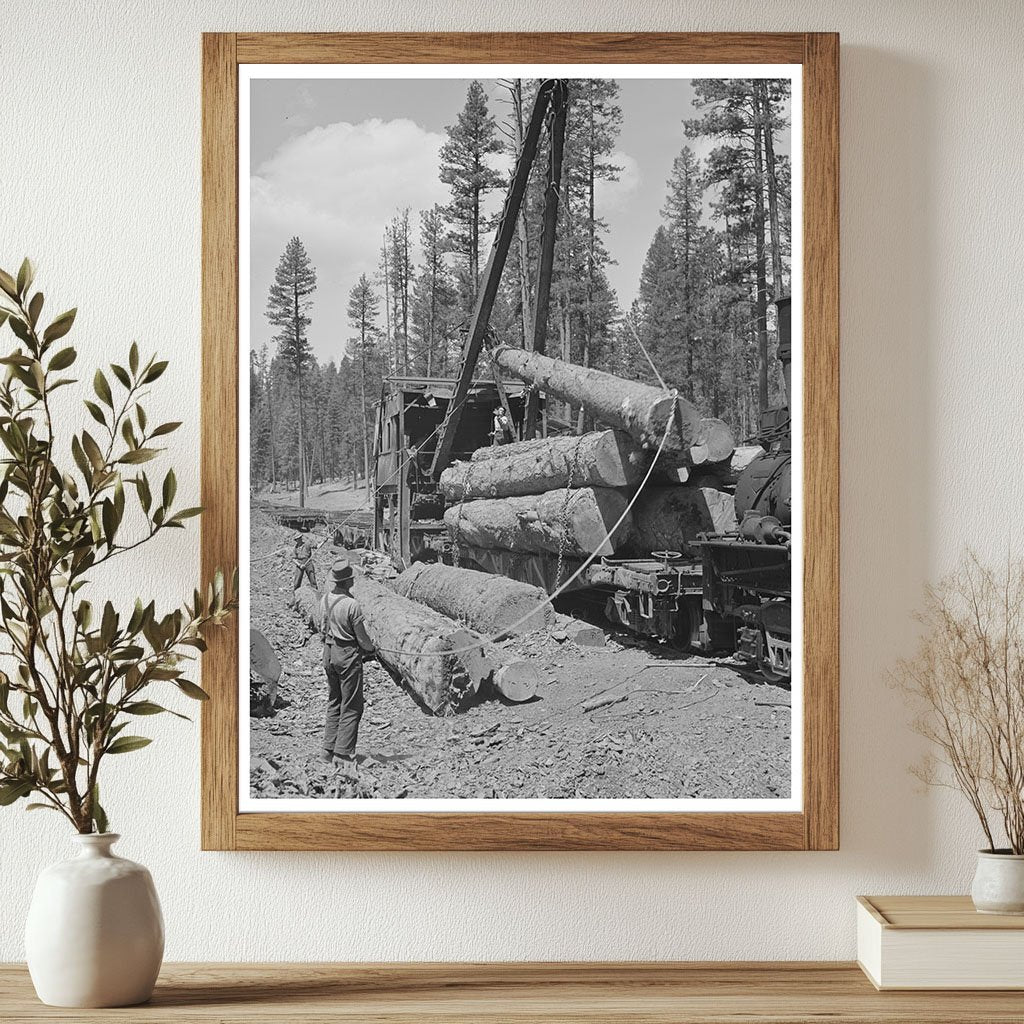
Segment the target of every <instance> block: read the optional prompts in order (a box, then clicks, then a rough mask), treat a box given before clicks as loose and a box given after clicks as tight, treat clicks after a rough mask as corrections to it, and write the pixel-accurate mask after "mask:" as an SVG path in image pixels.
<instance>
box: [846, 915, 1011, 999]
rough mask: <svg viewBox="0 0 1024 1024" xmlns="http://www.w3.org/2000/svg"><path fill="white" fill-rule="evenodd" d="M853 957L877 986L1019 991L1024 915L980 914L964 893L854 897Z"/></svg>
mask: <svg viewBox="0 0 1024 1024" xmlns="http://www.w3.org/2000/svg"><path fill="white" fill-rule="evenodd" d="M857 962H858V963H859V964H860V966H861V968H862V969H863V970H864V973H865V974H866V975H867V976H868V978H870V979H871V982H872V983H873V984H874V986H875V987H876V988H879V989H915V988H917V989H921V988H927V989H965V988H976V989H999V988H1001V989H1024V915H1012V914H979V913H978V912H977V911H976V910H975V909H974V904H973V903H972V902H971V898H970V897H969V896H858V897H857ZM1022 1019H1024V1006H1022Z"/></svg>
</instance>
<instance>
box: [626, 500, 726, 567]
mask: <svg viewBox="0 0 1024 1024" xmlns="http://www.w3.org/2000/svg"><path fill="white" fill-rule="evenodd" d="M633 516H634V522H635V543H636V547H637V550H639V551H643V552H645V553H647V552H651V551H680V552H683V553H684V554H696V553H697V551H696V549H695V548H693V546H692V545H693V542H694V541H695V540H696V539H697V534H699V533H725V532H727V531H729V530H735V529H736V505H735V502H734V500H733V496H732V495H731V494H729V493H727V492H726V491H719V490H717V489H716V488H714V487H651V488H648V489H647V490H646V491H644V493H643V494H642V495H641V496H640V500H639V501H638V502H637V503H636V505H635V506H634V507H633Z"/></svg>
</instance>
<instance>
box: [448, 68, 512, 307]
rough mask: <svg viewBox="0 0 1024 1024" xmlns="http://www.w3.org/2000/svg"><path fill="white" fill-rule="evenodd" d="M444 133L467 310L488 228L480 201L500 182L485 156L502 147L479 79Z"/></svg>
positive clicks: (455, 239)
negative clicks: (456, 116) (483, 235)
mask: <svg viewBox="0 0 1024 1024" xmlns="http://www.w3.org/2000/svg"><path fill="white" fill-rule="evenodd" d="M445 131H446V132H447V134H448V141H447V142H446V143H445V144H444V145H443V146H442V147H441V181H442V182H444V184H446V185H448V186H449V187H450V188H451V202H450V203H449V204H448V206H447V208H446V213H447V215H448V217H449V219H450V220H451V222H452V231H451V235H450V242H451V246H452V248H453V250H454V251H456V252H458V253H460V254H461V256H462V259H463V267H464V275H465V284H464V288H465V290H466V292H467V294H466V295H465V296H464V301H465V303H466V312H467V313H468V311H469V307H470V304H471V302H472V300H473V297H474V295H475V293H476V289H477V286H478V284H479V282H480V232H481V230H482V229H483V228H484V227H485V226H486V225H485V221H484V217H483V213H482V208H481V206H482V200H483V197H484V195H485V194H486V193H487V192H489V191H491V190H492V189H495V188H499V187H501V186H502V185H503V184H504V180H503V178H502V176H501V175H500V174H499V173H498V172H497V171H496V170H494V168H493V167H491V166H490V165H489V164H488V163H487V158H488V157H489V156H491V155H492V154H493V153H498V152H500V151H501V140H500V139H499V138H498V135H497V131H496V126H495V122H494V118H493V116H492V115H491V113H490V112H489V110H488V107H487V94H486V93H485V92H484V89H483V86H482V85H481V84H480V83H479V82H478V81H476V80H474V81H472V82H470V83H469V89H468V90H467V92H466V105H465V106H464V107H463V109H462V112H461V113H460V114H459V116H458V120H457V121H456V122H455V124H453V125H449V126H448V127H447V128H446V129H445Z"/></svg>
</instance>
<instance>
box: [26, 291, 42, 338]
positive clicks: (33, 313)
mask: <svg viewBox="0 0 1024 1024" xmlns="http://www.w3.org/2000/svg"><path fill="white" fill-rule="evenodd" d="M42 309H43V293H42V292H36V293H35V295H33V296H32V301H31V302H29V304H28V319H29V323H30V324H32V327H33V329H35V326H36V324H37V323H38V322H39V314H40V313H41V312H42Z"/></svg>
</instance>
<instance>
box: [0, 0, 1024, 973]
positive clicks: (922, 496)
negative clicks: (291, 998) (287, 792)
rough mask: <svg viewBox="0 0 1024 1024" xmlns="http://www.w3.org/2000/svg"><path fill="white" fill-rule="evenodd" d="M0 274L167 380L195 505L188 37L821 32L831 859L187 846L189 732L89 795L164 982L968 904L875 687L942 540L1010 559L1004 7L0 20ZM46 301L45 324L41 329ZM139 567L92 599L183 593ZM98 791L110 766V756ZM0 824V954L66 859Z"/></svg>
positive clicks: (812, 946) (952, 806)
mask: <svg viewBox="0 0 1024 1024" xmlns="http://www.w3.org/2000/svg"><path fill="white" fill-rule="evenodd" d="M4 20H5V22H6V23H5V24H4V26H3V28H2V29H0V97H2V100H0V128H2V138H0V265H2V266H5V267H8V268H10V267H12V266H13V265H14V264H15V262H16V261H17V260H18V259H19V258H20V257H21V255H22V254H24V253H30V254H32V255H33V256H34V257H35V259H36V260H37V261H38V264H39V267H40V274H41V280H42V282H43V283H44V284H45V285H46V286H47V290H48V292H50V293H51V294H52V295H53V296H54V302H55V305H56V306H60V307H61V308H64V307H66V306H68V305H73V304H77V305H79V306H80V307H81V314H80V316H79V321H78V326H77V327H76V331H75V338H76V340H77V343H78V345H79V348H80V350H81V351H82V355H83V362H84V363H85V364H86V365H89V364H91V363H92V362H94V361H98V360H105V359H109V358H115V354H116V353H119V352H123V350H124V349H125V347H126V345H127V344H128V342H129V341H130V340H131V339H132V338H138V339H139V340H140V342H141V344H142V345H143V348H146V347H152V348H155V349H158V350H159V351H160V352H161V353H163V354H165V355H170V356H171V357H172V358H173V365H172V368H171V371H169V373H168V375H167V378H166V380H167V383H166V385H165V386H164V387H163V389H162V390H161V391H160V393H159V399H158V400H157V401H155V402H154V403H152V409H151V412H152V413H153V414H154V415H156V414H158V413H159V412H161V411H162V412H163V413H164V414H166V415H167V416H168V417H170V416H172V415H173V418H181V419H184V420H186V421H187V424H188V428H189V429H188V432H187V433H186V432H185V431H182V432H181V434H182V436H179V437H178V440H177V443H176V446H175V449H174V456H175V458H176V460H177V464H178V467H179V479H180V480H181V484H182V487H181V489H182V490H183V491H185V492H186V493H187V492H193V493H194V492H196V491H197V488H198V482H197V472H198V470H197V445H196V441H197V431H198V402H199V395H198V381H199V191H200V179H199V34H200V32H201V31H203V30H271V29H275V30H281V29H289V30H321V31H322V30H331V29H335V30H341V29H345V30H366V31H373V30H385V29H386V30H415V29H435V30H457V29H463V30H465V29H491V30H513V29H519V30H525V29H541V28H545V29H552V30H554V29H563V30H580V29H591V30H597V29H614V30H635V31H644V30H663V31H673V30H725V29H750V30H761V31H773V30H775V31H777V30H815V29H817V30H838V31H839V32H841V33H842V40H843V48H842V68H843V70H842V87H843V100H842V151H843V157H842V232H843V238H842V268H843V274H842V309H843V314H842V402H843V412H842V427H843V441H842V513H843V525H842V545H843V548H842V580H841V582H840V584H839V585H840V588H841V592H842V604H843V615H842V651H843V654H842V661H843V663H842V687H843V696H842V745H843V746H842V773H843V784H842V850H841V851H840V852H838V853H817V854H769V855H764V854H756V853H737V854H686V853H679V854H646V855H644V854H584V855H580V854H576V853H574V854H564V855H559V854H508V855H502V854H496V855H481V854H454V855H453V854H434V855H395V854H365V855H342V854H313V853H311V854H305V855H296V854H242V853H234V854H232V853H216V854H214V853H200V851H199V837H198V803H199V788H198V767H197V766H198V758H199V754H198V745H197V732H196V730H195V729H193V728H190V727H188V726H187V725H185V724H183V723H180V722H176V721H173V720H171V721H168V722H164V721H162V720H161V721H160V722H159V723H158V725H157V728H158V729H159V739H158V742H157V743H155V744H154V745H153V746H152V747H150V748H149V749H148V750H147V751H145V752H143V753H142V754H141V755H133V756H131V757H130V758H125V759H124V760H123V761H122V762H121V763H120V764H119V766H118V767H119V772H117V773H115V774H114V777H113V778H112V779H111V780H110V782H109V785H108V792H107V795H106V801H105V802H106V803H108V804H109V806H110V810H111V813H112V816H113V819H114V824H115V825H116V827H117V829H118V831H120V832H122V833H123V834H124V836H125V838H124V840H123V842H122V844H121V846H122V851H121V852H122V853H124V854H125V855H127V856H130V857H133V858H135V859H137V860H141V861H143V862H144V863H146V864H147V865H149V866H150V868H151V869H152V871H153V874H154V876H155V878H156V881H157V885H158V887H159V890H160V893H161V897H162V900H163V904H164V910H165V915H166V918H167V928H168V949H167V953H168V957H169V958H170V959H196V960H204V959H214V960H232V959H266V960H274V959H282V960H303V959H313V960H317V959H328V960H329V959H339V960H345V959H355V960H358V959H369V960H387V959H395V960H400V959H407V958H408V959H425V960H445V959H492V958H493V959H519V958H528V959H619V958H627V959H628V958H669V959H687V958H694V959H700V958H710V959H732V958H738V959H757V958H783V959H784V958H793V959H801V958H810V959H817V958H833V957H841V958H846V957H850V956H852V954H853V950H854V912H853V897H854V895H855V894H857V893H862V892H897V891H898V892H904V891H906V892H957V891H966V887H967V885H968V884H969V876H970V872H971V870H972V850H973V849H974V847H975V846H976V845H977V843H978V837H977V835H976V834H975V831H976V830H975V829H974V828H973V827H972V824H971V822H970V820H969V818H968V815H967V814H966V813H965V812H964V809H963V808H962V807H961V806H960V805H959V804H958V803H957V802H956V800H955V799H954V798H952V797H947V796H944V795H942V794H941V793H938V792H934V791H933V792H931V793H928V794H922V793H920V792H919V791H918V789H917V787H916V784H915V783H913V782H912V780H911V779H910V778H909V777H908V775H907V774H906V772H905V765H906V763H907V761H908V760H909V759H910V758H911V757H912V756H913V753H914V751H915V750H916V749H917V745H916V741H915V740H914V739H913V737H912V736H911V734H910V733H909V732H908V731H907V728H906V725H905V720H906V713H905V711H904V709H903V707H902V705H901V702H900V700H899V699H898V697H897V696H896V695H895V694H893V693H892V692H891V690H890V689H889V688H888V686H887V684H886V681H885V680H886V671H887V669H888V668H889V667H890V666H891V664H892V662H893V660H894V658H895V657H897V655H898V654H900V653H903V652H905V651H906V649H907V644H908V635H909V634H910V630H911V626H910V621H909V611H910V609H911V608H912V606H913V605H914V604H915V602H916V601H917V599H918V596H919V591H920V586H921V584H922V582H923V581H924V580H925V579H926V578H927V577H930V576H934V575H935V574H936V573H937V572H939V571H941V570H942V569H943V568H944V567H946V566H947V565H948V564H949V563H950V561H951V560H952V559H954V558H955V557H957V556H958V554H959V553H960V551H961V550H962V548H963V546H964V545H965V544H968V543H970V544H973V545H975V546H976V548H977V549H978V550H979V551H980V553H981V554H983V555H985V556H989V557H993V558H999V557H1003V556H1004V554H1005V551H1006V549H1007V545H1008V544H1009V545H1010V547H1011V549H1014V550H1017V551H1019V549H1020V548H1019V543H1020V542H1019V537H1020V522H1021V519H1022V517H1024V511H1022V510H1024V487H1022V486H1021V471H1020V466H1019V460H1018V459H1017V457H1016V451H1017V443H1018V442H1019V439H1020V437H1021V433H1022V429H1021V428H1022V426H1024V423H1022V412H1021V410H1022V405H1021V401H1020V391H1021V377H1022V374H1021V370H1022V365H1024V357H1022V355H1021V350H1020V343H1021V342H1020V339H1021V325H1022V323H1024V298H1022V296H1024V288H1022V286H1021V283H1020V275H1021V270H1020V264H1021V252H1022V238H1024V212H1022V211H1024V181H1022V175H1021V166H1022V163H1024V160H1022V153H1024V121H1022V119H1021V117H1020V110H1019V101H1020V68H1019V54H1020V52H1021V50H1022V47H1024V31H1022V27H1021V26H1022V22H1021V18H1020V11H1019V7H1018V4H1017V3H1016V2H1014V0H1006V2H993V0H987V2H985V3H982V4H976V3H966V2H956V0H942V2H938V0H936V2H927V0H916V2H914V0H901V2H895V3H894V2H892V0H884V2H883V0H874V2H866V0H860V2H857V0H847V2H843V3H838V2H834V3H828V2H824V0H791V2H788V3H778V2H776V3H765V2H764V0H733V2H726V0H719V2H711V0H700V2H698V0H694V2H691V3H687V4H677V3H673V2H672V0H646V2H640V0H634V2H633V3H630V4H624V3H622V2H621V0H614V2H613V0H591V2H585V0H565V2H564V3H561V4H558V5H555V4H549V3H544V2H542V0H520V2H506V0H502V2H491V3H488V4H483V3H480V2H478V0H446V2H445V0H441V2H433V3H430V2H428V3H424V2H423V0H416V2H413V0H377V2H376V3H373V4H366V5H363V4H347V5H346V4H340V3H328V2H326V0H319V2H318V0H308V2H297V0H278V2H275V3H273V4H271V3H257V2H249V3H234V2H228V0H218V2H214V0H207V2H201V0H192V2H184V0H179V2H176V3H173V4H171V3H158V2H155V0H154V2H150V3H140V2H131V0H119V2H116V3H114V2H109V0H93V2H81V0H80V2H69V0H7V3H6V5H5V18H4ZM54 311H55V310H54ZM195 544H196V532H195V531H193V532H192V533H190V534H189V536H188V547H189V549H188V551H187V552H185V553H184V554H183V553H182V552H180V551H175V550H174V549H173V547H172V546H171V545H165V546H163V547H162V548H161V549H160V550H155V549H154V550H153V551H152V552H151V553H150V554H149V555H148V560H147V562H146V563H145V564H141V563H140V564H139V565H138V566H137V569H136V572H135V575H134V577H133V578H132V579H127V580H117V581H113V582H112V588H113V589H112V593H114V594H116V596H118V597H121V598H127V597H131V596H134V593H135V589H134V588H135V586H136V585H138V586H139V587H145V588H150V587H152V586H153V585H154V584H155V585H156V586H157V588H158V590H159V591H164V592H166V593H167V595H168V599H170V598H171V597H172V596H173V597H177V596H179V595H182V594H184V593H186V592H187V591H188V590H189V589H190V588H191V586H192V581H193V578H194V575H195V572H196V563H197V558H196V551H195ZM112 767H113V766H112ZM70 845H71V844H70V842H69V840H68V837H67V834H66V830H65V829H64V828H62V827H60V823H59V822H58V820H57V819H56V817H55V816H53V818H52V820H51V816H49V815H41V814H29V815H26V814H25V813H24V812H23V811H20V810H19V811H17V812H12V811H10V810H2V811H0V960H2V959H17V958H20V957H21V956H22V945H21V939H20V931H21V922H22V920H23V919H24V915H25V912H26V908H27V904H28V899H29V894H30V889H31V880H32V879H33V877H34V875H35V873H36V871H37V870H38V869H39V867H41V866H42V865H45V864H46V863H48V862H50V861H52V860H54V859H57V858H58V857H60V856H63V855H64V854H65V853H66V852H67V851H68V850H69V847H70Z"/></svg>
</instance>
